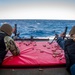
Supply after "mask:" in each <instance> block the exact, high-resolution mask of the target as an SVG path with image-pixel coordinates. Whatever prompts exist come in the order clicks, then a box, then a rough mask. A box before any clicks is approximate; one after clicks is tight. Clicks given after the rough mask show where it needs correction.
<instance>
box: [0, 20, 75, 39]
mask: <svg viewBox="0 0 75 75" xmlns="http://www.w3.org/2000/svg"><path fill="white" fill-rule="evenodd" d="M4 22H6V23H9V24H11V26H12V27H13V28H14V26H15V24H17V33H20V35H19V37H20V38H25V37H28V38H29V37H30V36H33V37H52V36H54V35H55V33H57V34H60V33H62V32H63V31H64V30H65V27H66V26H67V27H68V30H67V34H68V33H69V31H70V29H71V28H72V27H73V26H74V25H75V20H37V19H35V20H30V19H29V20H26V19H23V20H17V19H16V20H0V26H1V25H2V24H3V23H4Z"/></svg>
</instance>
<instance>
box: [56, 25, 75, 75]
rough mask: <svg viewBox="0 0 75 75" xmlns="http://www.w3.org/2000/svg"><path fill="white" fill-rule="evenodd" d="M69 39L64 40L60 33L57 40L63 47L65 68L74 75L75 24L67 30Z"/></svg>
mask: <svg viewBox="0 0 75 75" xmlns="http://www.w3.org/2000/svg"><path fill="white" fill-rule="evenodd" d="M69 35H70V37H69V39H67V40H64V39H63V38H62V37H63V36H64V34H63V33H62V34H61V35H60V37H58V39H57V42H58V44H59V45H60V46H61V48H62V49H64V52H65V58H66V69H67V71H68V72H69V73H71V75H75V26H73V27H72V29H71V30H70V32H69Z"/></svg>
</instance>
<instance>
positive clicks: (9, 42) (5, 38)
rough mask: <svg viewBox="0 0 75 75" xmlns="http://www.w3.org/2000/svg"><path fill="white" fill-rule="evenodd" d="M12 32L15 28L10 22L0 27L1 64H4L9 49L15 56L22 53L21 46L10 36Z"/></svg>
mask: <svg viewBox="0 0 75 75" xmlns="http://www.w3.org/2000/svg"><path fill="white" fill-rule="evenodd" d="M12 33H13V28H12V27H11V25H10V24H7V23H4V24H3V25H2V26H1V27H0V65H1V64H2V62H3V59H4V58H5V55H6V54H7V52H8V51H10V52H11V53H12V55H13V56H17V55H19V54H20V50H19V48H18V47H17V46H16V44H15V42H14V40H13V39H12V38H11V37H10V36H11V35H12Z"/></svg>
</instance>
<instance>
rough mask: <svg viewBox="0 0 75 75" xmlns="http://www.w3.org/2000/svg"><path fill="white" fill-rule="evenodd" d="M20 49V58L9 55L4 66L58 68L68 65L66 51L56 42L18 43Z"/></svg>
mask: <svg viewBox="0 0 75 75" xmlns="http://www.w3.org/2000/svg"><path fill="white" fill-rule="evenodd" d="M16 45H17V46H18V47H19V49H20V55H19V56H12V54H11V53H10V52H8V53H7V55H6V57H5V59H4V61H3V64H2V65H3V66H23V67H24V66H57V65H63V64H65V63H66V61H65V57H64V50H62V49H61V48H60V47H59V45H58V44H57V43H56V42H54V43H52V44H50V43H49V42H47V41H40V42H36V41H34V42H31V41H16Z"/></svg>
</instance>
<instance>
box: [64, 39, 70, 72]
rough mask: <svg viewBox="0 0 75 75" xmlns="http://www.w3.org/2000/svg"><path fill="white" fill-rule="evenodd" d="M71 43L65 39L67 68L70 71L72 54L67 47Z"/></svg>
mask: <svg viewBox="0 0 75 75" xmlns="http://www.w3.org/2000/svg"><path fill="white" fill-rule="evenodd" d="M69 45H70V40H66V41H65V47H64V52H65V58H66V70H67V71H68V72H70V66H71V65H70V56H69V52H68V50H67V47H68V46H69Z"/></svg>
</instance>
